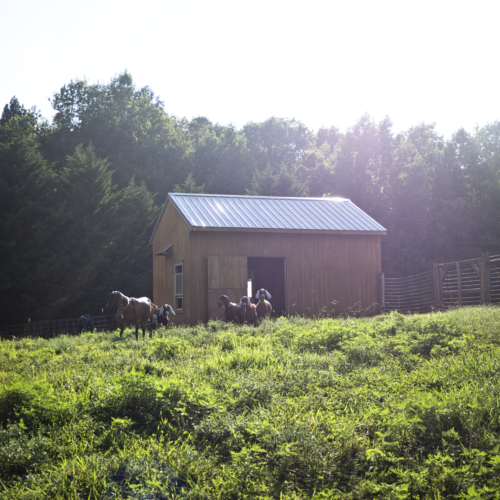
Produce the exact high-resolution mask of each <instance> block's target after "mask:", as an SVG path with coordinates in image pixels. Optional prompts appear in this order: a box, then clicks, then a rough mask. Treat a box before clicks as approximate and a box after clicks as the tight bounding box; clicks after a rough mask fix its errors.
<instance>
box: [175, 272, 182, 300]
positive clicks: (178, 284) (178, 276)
mask: <svg viewBox="0 0 500 500" xmlns="http://www.w3.org/2000/svg"><path fill="white" fill-rule="evenodd" d="M174 294H175V301H174V303H175V308H176V309H182V264H176V266H175V274H174Z"/></svg>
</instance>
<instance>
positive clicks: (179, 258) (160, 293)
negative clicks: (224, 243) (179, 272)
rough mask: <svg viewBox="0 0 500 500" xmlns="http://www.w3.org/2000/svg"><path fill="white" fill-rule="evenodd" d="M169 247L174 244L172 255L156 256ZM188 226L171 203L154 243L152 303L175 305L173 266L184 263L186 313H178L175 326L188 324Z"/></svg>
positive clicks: (184, 303)
mask: <svg viewBox="0 0 500 500" xmlns="http://www.w3.org/2000/svg"><path fill="white" fill-rule="evenodd" d="M167 245H173V254H172V255H167V256H165V255H156V252H158V251H159V250H161V249H162V248H163V247H165V246H167ZM188 245H189V227H188V226H187V224H186V222H185V221H184V219H183V218H182V217H181V216H180V214H179V212H178V211H177V209H176V208H175V207H174V206H173V205H172V203H168V204H167V206H166V208H165V210H164V212H163V215H162V217H161V219H160V221H159V223H158V227H157V229H156V233H155V235H154V237H153V240H152V246H153V302H154V303H155V304H156V305H157V306H159V307H160V306H162V305H163V304H170V305H171V306H172V307H175V305H174V265H175V264H183V287H184V296H183V310H182V312H179V311H175V313H176V316H171V318H170V319H172V322H173V324H174V325H178V324H183V323H184V324H186V323H189V320H188V319H187V313H188V311H189V296H188V293H187V292H188V290H189V287H188V280H189V262H188V258H187V257H188Z"/></svg>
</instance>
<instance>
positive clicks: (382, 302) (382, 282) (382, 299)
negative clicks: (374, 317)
mask: <svg viewBox="0 0 500 500" xmlns="http://www.w3.org/2000/svg"><path fill="white" fill-rule="evenodd" d="M380 313H381V314H384V313H385V277H384V273H380Z"/></svg>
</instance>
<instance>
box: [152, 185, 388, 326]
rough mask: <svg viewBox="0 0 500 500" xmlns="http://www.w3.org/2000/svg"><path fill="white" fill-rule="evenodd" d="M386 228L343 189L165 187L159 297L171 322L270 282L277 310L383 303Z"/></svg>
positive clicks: (214, 314) (198, 317)
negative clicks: (274, 192)
mask: <svg viewBox="0 0 500 500" xmlns="http://www.w3.org/2000/svg"><path fill="white" fill-rule="evenodd" d="M384 234H385V228H384V227H382V226H381V225H380V224H378V223H377V222H376V221H375V220H373V219H372V218H371V217H370V216H368V215H367V214H366V213H365V212H363V211H362V210H361V209H360V208H358V207H357V206H356V205H355V204H354V203H352V202H351V201H350V200H348V199H344V198H285V197H265V196H231V195H206V194H184V193H169V194H168V196H167V199H166V201H165V204H164V206H163V209H162V211H161V213H160V215H159V217H158V220H157V222H156V225H155V228H154V230H153V233H152V235H151V238H150V244H151V245H152V247H153V301H154V303H155V304H158V305H162V304H165V303H166V304H170V305H171V306H172V307H173V308H174V310H175V312H176V316H175V317H174V321H173V322H174V324H189V325H195V324H197V323H198V322H206V321H208V320H209V319H216V318H222V317H223V311H222V310H221V309H219V308H218V307H217V305H218V299H219V296H220V295H227V296H228V297H229V299H230V300H231V301H232V302H238V301H239V300H240V298H241V297H242V296H244V295H250V290H251V293H252V295H253V296H254V297H255V293H256V291H257V290H259V289H260V288H265V289H266V290H268V291H269V292H270V293H271V295H272V297H273V298H272V301H271V303H272V305H273V309H274V311H275V314H276V315H277V316H279V315H286V314H290V315H295V314H300V315H306V316H313V315H316V314H319V313H322V312H324V311H331V309H332V303H336V304H337V305H336V312H337V313H341V312H346V311H348V310H349V308H351V307H353V306H356V305H358V306H360V307H362V308H368V307H371V306H373V305H374V304H379V303H380V287H379V282H380V281H379V280H380V273H381V252H380V237H381V236H382V235H384Z"/></svg>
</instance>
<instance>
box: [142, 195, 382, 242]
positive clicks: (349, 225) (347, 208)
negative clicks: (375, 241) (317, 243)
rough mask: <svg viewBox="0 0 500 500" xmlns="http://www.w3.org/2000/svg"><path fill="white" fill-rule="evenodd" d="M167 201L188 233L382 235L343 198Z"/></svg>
mask: <svg viewBox="0 0 500 500" xmlns="http://www.w3.org/2000/svg"><path fill="white" fill-rule="evenodd" d="M169 201H170V202H172V203H173V205H174V206H175V207H176V208H177V210H178V211H179V213H180V214H181V215H182V217H183V218H184V220H185V221H186V222H187V223H188V225H189V226H190V227H191V228H192V229H276V230H302V231H376V232H385V228H384V227H383V226H381V225H380V224H379V223H378V222H376V221H375V220H373V219H372V218H371V217H370V216H369V215H367V214H366V213H365V212H363V210H361V209H360V208H359V207H357V206H356V205H355V204H354V203H352V201H351V200H348V199H346V198H286V197H278V196H236V195H213V194H185V193H169V195H168V197H167V201H166V202H165V206H166V204H167V203H168V202H169ZM158 220H159V218H158ZM157 224H158V223H157ZM155 231H156V227H155V229H154V231H153V234H154V233H155ZM152 237H153V236H151V239H152Z"/></svg>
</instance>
